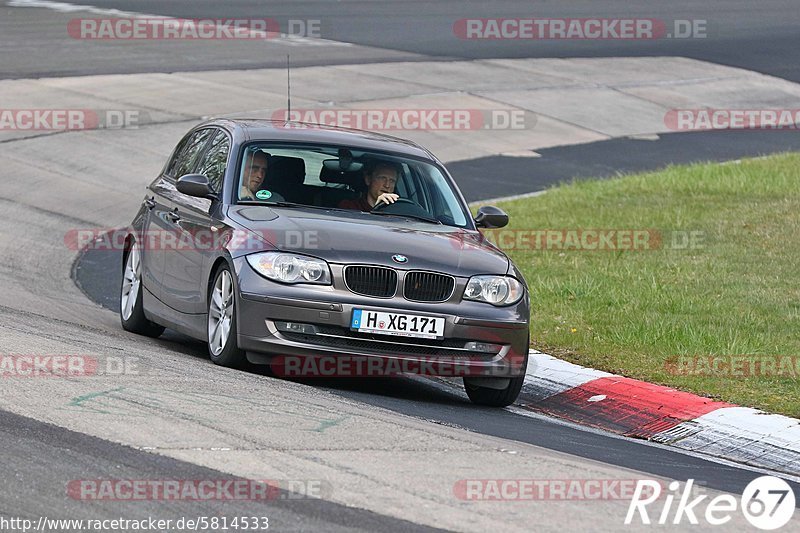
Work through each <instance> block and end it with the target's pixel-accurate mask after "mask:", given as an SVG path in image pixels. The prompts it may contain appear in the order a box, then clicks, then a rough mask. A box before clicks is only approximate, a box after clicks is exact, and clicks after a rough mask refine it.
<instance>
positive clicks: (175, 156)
mask: <svg viewBox="0 0 800 533" xmlns="http://www.w3.org/2000/svg"><path fill="white" fill-rule="evenodd" d="M187 142H189V136H188V135H187V136H186V137H184V138H183V139H181V142H179V143H178V146H177V147H176V148H175V151H174V152H172V159H170V160H169V164H168V165H167V171H166V175H167V176H174V175H175V166H176V165H177V164H178V161H179V160H180V158H181V154H182V153H183V151H184V149H185V148H186V143H187Z"/></svg>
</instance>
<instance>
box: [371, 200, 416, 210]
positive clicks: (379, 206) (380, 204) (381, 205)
mask: <svg viewBox="0 0 800 533" xmlns="http://www.w3.org/2000/svg"><path fill="white" fill-rule="evenodd" d="M395 204H411V205H413V206H416V207H422V206H421V205H419V204H418V203H417V202H415V201H414V200H409V199H408V198H398V199H397V200H395V201H394V202H392V203H391V204H387V203H385V202H378V203H377V204H375V206H374V207H373V208H372V210H373V211H378V210H379V209H386V208H387V207H389V206H390V205H395Z"/></svg>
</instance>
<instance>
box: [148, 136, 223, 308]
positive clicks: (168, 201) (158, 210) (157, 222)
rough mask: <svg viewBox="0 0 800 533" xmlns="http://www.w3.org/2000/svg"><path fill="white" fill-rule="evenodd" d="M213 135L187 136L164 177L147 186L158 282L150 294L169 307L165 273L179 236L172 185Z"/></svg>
mask: <svg viewBox="0 0 800 533" xmlns="http://www.w3.org/2000/svg"><path fill="white" fill-rule="evenodd" d="M212 133H213V131H212V130H211V129H210V128H205V129H201V130H198V131H195V132H192V133H191V134H189V135H187V137H186V138H185V139H184V140H183V141H182V144H183V146H182V147H181V148H180V150H179V152H178V153H176V154H175V156H174V158H173V160H172V161H171V162H170V164H169V165H168V166H167V168H166V169H165V171H164V173H163V174H162V175H161V176H160V177H159V179H157V180H156V181H155V182H153V184H152V185H151V186H150V191H151V194H152V201H151V205H153V207H152V209H151V210H150V217H149V220H150V223H149V231H148V232H147V237H148V239H149V241H150V245H149V246H148V247H149V248H150V250H149V254H150V262H151V265H152V266H151V268H152V269H153V270H154V272H155V274H154V275H155V277H156V278H157V283H156V284H155V286H154V287H155V288H156V290H157V292H153V294H155V296H156V297H157V298H158V299H159V300H161V301H162V302H164V303H167V304H168V305H169V302H168V301H167V300H166V299H165V298H166V297H165V287H166V286H167V285H169V284H170V283H171V281H170V279H169V275H168V273H167V272H168V271H167V264H168V263H169V262H170V261H174V260H175V259H174V255H175V253H176V250H177V249H178V242H177V238H178V235H179V232H178V226H177V225H176V222H177V218H176V213H177V210H178V206H177V204H176V203H175V200H176V197H177V195H178V191H177V189H175V181H176V180H177V178H178V177H180V176H183V175H185V174H189V173H191V172H192V171H193V170H194V169H195V167H196V166H197V163H198V161H199V158H200V156H201V155H202V153H203V151H204V150H205V148H206V146H207V143H208V139H209V137H211V135H212ZM181 196H182V195H181Z"/></svg>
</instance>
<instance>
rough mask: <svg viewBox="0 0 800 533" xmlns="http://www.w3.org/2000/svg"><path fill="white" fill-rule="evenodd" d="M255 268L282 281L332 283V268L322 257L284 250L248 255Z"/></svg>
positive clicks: (251, 264) (267, 276)
mask: <svg viewBox="0 0 800 533" xmlns="http://www.w3.org/2000/svg"><path fill="white" fill-rule="evenodd" d="M247 262H248V263H250V266H251V267H253V269H254V270H255V271H256V272H258V273H259V274H261V275H262V276H264V277H265V278H269V279H271V280H274V281H280V282H281V283H318V284H320V285H330V284H331V269H330V268H328V263H326V262H325V261H323V260H322V259H315V258H313V257H308V256H305V255H297V254H286V253H282V252H263V253H258V254H252V255H248V256H247Z"/></svg>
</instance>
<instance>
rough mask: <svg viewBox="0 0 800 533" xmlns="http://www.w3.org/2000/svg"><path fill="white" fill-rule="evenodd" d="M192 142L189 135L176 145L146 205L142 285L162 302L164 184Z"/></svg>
mask: <svg viewBox="0 0 800 533" xmlns="http://www.w3.org/2000/svg"><path fill="white" fill-rule="evenodd" d="M191 138H192V133H191V132H190V133H188V134H186V136H185V137H184V138H183V139H181V141H180V142H179V143H178V144H177V146H176V147H175V150H173V151H172V155H171V156H170V159H169V161H168V162H167V164H166V166H165V167H164V170H163V171H162V172H161V174H160V175H159V176H158V177H157V178H156V179H155V180H154V181H153V182H152V183H151V184H150V185H149V186H148V188H147V193H146V195H145V199H144V202H143V205H144V206H145V207H146V211H145V216H144V220H143V223H142V234H141V235H140V236H138V239H139V241H140V253H141V257H142V281H143V284H144V287H145V288H146V289H147V290H148V292H150V293H151V294H152V295H153V296H155V297H157V298H159V299H160V298H161V288H162V285H163V280H162V278H163V276H164V258H165V254H164V250H163V246H162V242H163V239H162V238H163V233H164V231H166V229H167V225H166V220H165V213H166V207H165V205H164V202H165V200H164V198H163V195H162V190H163V188H164V182H165V181H168V180H169V179H170V176H172V175H173V172H174V170H175V168H176V167H177V166H178V165H179V164H180V163H181V161H182V159H181V156H182V154H183V152H184V151H185V149H186V146H187V144H188V143H189V140H190V139H191Z"/></svg>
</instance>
